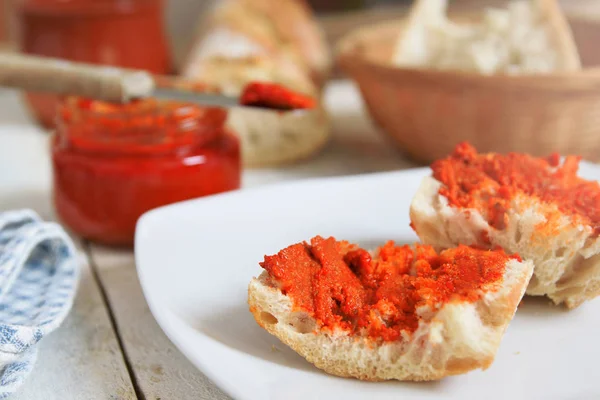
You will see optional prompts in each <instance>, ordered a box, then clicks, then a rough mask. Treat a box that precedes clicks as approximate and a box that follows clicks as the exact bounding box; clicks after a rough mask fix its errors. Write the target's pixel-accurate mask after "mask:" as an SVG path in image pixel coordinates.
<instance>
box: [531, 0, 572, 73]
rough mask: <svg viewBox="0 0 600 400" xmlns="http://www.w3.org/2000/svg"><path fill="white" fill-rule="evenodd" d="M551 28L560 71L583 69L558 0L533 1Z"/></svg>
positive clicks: (569, 27)
mask: <svg viewBox="0 0 600 400" xmlns="http://www.w3.org/2000/svg"><path fill="white" fill-rule="evenodd" d="M533 1H535V2H536V3H537V8H538V9H539V10H540V12H541V13H542V15H543V16H544V18H545V20H546V21H547V24H548V26H549V28H550V29H549V31H550V35H552V39H553V42H554V44H555V46H556V50H557V52H558V54H559V58H560V60H561V68H560V71H563V72H567V71H578V70H580V69H581V58H580V56H579V51H578V50H577V44H576V43H575V38H574V37H573V32H572V30H571V26H570V25H569V22H568V21H567V19H566V17H565V15H564V13H563V12H562V9H561V7H560V4H558V1H557V0H533Z"/></svg>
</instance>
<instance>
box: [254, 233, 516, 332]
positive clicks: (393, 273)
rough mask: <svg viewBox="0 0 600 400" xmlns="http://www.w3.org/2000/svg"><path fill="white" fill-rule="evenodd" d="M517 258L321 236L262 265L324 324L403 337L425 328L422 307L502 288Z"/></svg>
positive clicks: (330, 327)
mask: <svg viewBox="0 0 600 400" xmlns="http://www.w3.org/2000/svg"><path fill="white" fill-rule="evenodd" d="M510 259H517V260H520V258H519V257H518V256H509V255H507V254H506V253H505V252H504V251H503V250H500V249H498V250H483V249H476V248H473V247H468V246H459V247H457V248H454V249H449V250H445V251H442V252H441V253H439V254H438V253H436V251H435V250H434V249H433V247H431V246H426V245H419V244H417V245H415V249H413V248H411V247H410V246H407V245H404V246H398V245H395V244H394V243H393V242H388V243H387V244H385V245H384V246H383V247H381V248H379V249H378V250H377V251H376V252H375V254H374V255H373V256H371V254H370V253H369V252H367V251H366V250H364V249H361V248H359V247H357V246H355V245H352V244H350V243H348V242H344V241H336V240H335V239H334V238H328V239H324V238H322V237H319V236H317V237H315V238H313V239H312V240H311V241H310V243H298V244H294V245H292V246H289V247H287V248H286V249H283V250H281V251H280V252H279V253H278V254H276V255H273V256H266V257H265V259H264V262H262V263H261V264H260V265H261V266H262V267H263V268H264V269H265V270H266V271H267V272H268V273H269V276H270V277H271V279H273V280H274V281H275V282H276V283H277V284H278V287H279V288H280V289H281V291H282V292H283V294H285V295H287V296H289V297H290V298H291V300H292V302H293V304H294V308H295V310H298V311H300V310H301V311H304V312H307V313H309V315H311V316H312V317H314V318H315V319H316V320H317V322H318V323H319V325H320V327H321V328H322V329H325V330H335V329H341V330H343V331H346V332H348V333H350V334H358V335H366V336H368V337H370V338H372V339H375V340H380V339H381V340H384V341H396V340H401V339H402V334H403V333H404V334H410V333H412V332H414V331H415V330H416V329H417V328H418V325H419V321H420V316H419V315H418V313H417V312H416V310H417V308H419V307H423V306H428V307H429V308H430V309H431V310H436V309H439V308H440V307H441V306H442V305H443V304H445V303H448V302H453V301H466V302H475V301H477V300H479V299H480V298H481V296H482V290H485V291H493V290H496V289H497V288H498V287H499V285H500V284H501V283H502V280H503V276H504V271H505V268H506V263H507V262H508V261H509V260H510ZM480 289H482V290H480Z"/></svg>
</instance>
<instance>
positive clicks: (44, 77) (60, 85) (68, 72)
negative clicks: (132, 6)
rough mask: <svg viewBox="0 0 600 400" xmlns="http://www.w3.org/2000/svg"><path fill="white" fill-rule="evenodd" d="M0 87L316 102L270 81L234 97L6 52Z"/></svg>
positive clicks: (300, 105) (280, 103)
mask: <svg viewBox="0 0 600 400" xmlns="http://www.w3.org/2000/svg"><path fill="white" fill-rule="evenodd" d="M0 86H4V87H10V88H15V89H22V90H27V91H31V92H46V93H53V94H57V95H72V96H79V97H85V98H89V99H93V100H99V101H106V102H110V103H121V104H124V103H128V102H131V101H134V100H138V99H143V98H148V97H152V98H156V99H159V100H165V101H176V102H184V103H193V104H198V105H201V106H207V107H224V108H231V107H250V108H261V109H271V110H277V111H294V110H299V109H308V108H313V107H314V106H315V100H314V99H313V98H311V97H309V96H306V95H304V94H301V93H297V92H293V91H291V90H289V89H287V88H284V87H282V86H279V85H276V84H273V83H266V82H264V83H261V82H253V83H250V84H248V85H247V86H246V88H245V89H244V91H243V92H242V94H241V95H240V96H239V97H232V96H226V95H223V94H222V93H219V89H218V88H216V87H211V86H210V85H206V84H202V83H199V82H194V81H187V80H184V79H180V78H174V77H167V76H160V75H153V74H151V73H149V72H147V71H143V70H135V69H126V68H118V67H110V66H101V65H94V64H87V63H78V62H72V61H66V60H63V59H58V58H48V57H39V56H30V55H22V54H11V53H6V54H0Z"/></svg>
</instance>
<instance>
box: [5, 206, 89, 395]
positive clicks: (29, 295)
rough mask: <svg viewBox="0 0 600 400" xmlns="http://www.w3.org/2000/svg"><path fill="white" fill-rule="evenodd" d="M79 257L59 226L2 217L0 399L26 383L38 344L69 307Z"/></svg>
mask: <svg viewBox="0 0 600 400" xmlns="http://www.w3.org/2000/svg"><path fill="white" fill-rule="evenodd" d="M78 278H79V259H78V253H77V251H76V249H75V246H74V245H73V242H72V241H71V239H70V238H69V236H68V235H67V234H66V233H65V231H64V230H63V229H62V228H61V227H60V226H59V225H57V224H54V223H49V222H43V221H42V220H41V219H40V217H39V216H38V215H37V214H35V213H34V212H33V211H30V210H19V211H10V212H4V213H0V398H5V397H7V396H9V395H10V394H12V393H14V392H15V391H16V390H17V389H18V388H19V387H20V386H21V385H22V384H23V382H24V381H25V379H26V378H27V376H28V375H29V373H30V372H31V370H32V369H33V366H34V364H35V360H36V356H37V346H36V344H37V343H38V342H39V341H40V340H41V339H42V338H44V336H46V335H47V334H48V333H50V332H52V331H53V330H54V329H56V328H57V327H58V326H59V325H60V324H61V323H62V321H63V320H64V318H65V317H66V315H67V314H68V312H69V310H70V309H71V306H72V304H73V299H74V297H75V292H76V288H77V282H78Z"/></svg>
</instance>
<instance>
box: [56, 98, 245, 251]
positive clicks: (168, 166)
mask: <svg viewBox="0 0 600 400" xmlns="http://www.w3.org/2000/svg"><path fill="white" fill-rule="evenodd" d="M58 115H59V117H58V121H57V128H56V132H55V134H54V136H53V138H52V163H53V176H54V187H53V189H54V194H53V196H54V204H55V208H56V211H57V214H58V216H59V219H60V220H61V222H63V223H64V224H65V225H66V226H67V227H69V228H70V229H72V230H73V231H74V232H75V233H77V234H79V235H80V236H82V237H84V238H87V239H90V240H93V241H97V242H101V243H104V244H109V245H122V246H131V245H132V243H133V238H134V232H135V225H136V222H137V220H138V218H139V217H140V216H141V215H142V214H143V213H145V212H146V211H148V210H151V209H153V208H156V207H159V206H163V205H166V204H170V203H174V202H178V201H183V200H188V199H192V198H196V197H201V196H206V195H211V194H215V193H220V192H225V191H229V190H234V189H238V188H239V187H240V176H241V170H240V149H239V143H238V139H237V137H236V136H235V135H234V134H232V133H230V132H228V131H227V129H226V128H225V120H226V117H227V111H226V110H223V109H218V108H201V107H198V106H195V105H185V104H176V103H161V102H158V101H156V100H153V99H147V100H142V101H138V102H134V103H130V104H126V105H113V104H108V103H101V102H95V101H89V100H82V99H75V98H70V99H68V100H67V101H66V102H65V103H64V105H62V106H61V107H60V109H59V113H58Z"/></svg>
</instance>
